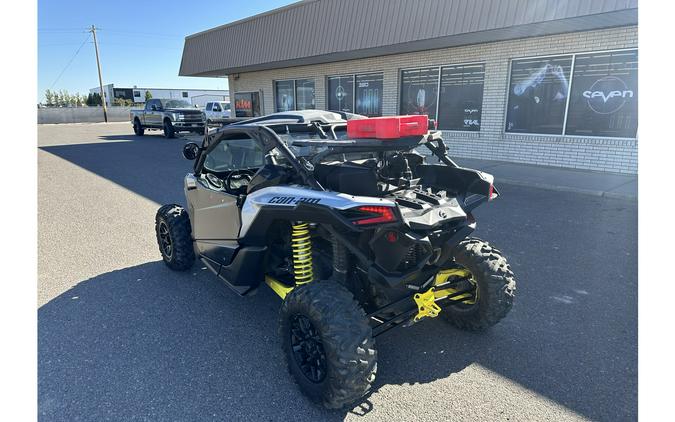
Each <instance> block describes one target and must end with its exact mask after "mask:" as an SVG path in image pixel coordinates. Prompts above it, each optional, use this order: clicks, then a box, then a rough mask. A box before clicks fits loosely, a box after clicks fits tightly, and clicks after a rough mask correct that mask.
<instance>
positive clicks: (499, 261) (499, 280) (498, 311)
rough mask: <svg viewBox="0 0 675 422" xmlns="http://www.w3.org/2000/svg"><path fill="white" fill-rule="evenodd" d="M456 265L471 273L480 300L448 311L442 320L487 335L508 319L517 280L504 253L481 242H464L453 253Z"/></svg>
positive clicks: (468, 240) (470, 240)
mask: <svg viewBox="0 0 675 422" xmlns="http://www.w3.org/2000/svg"><path fill="white" fill-rule="evenodd" d="M453 256H454V257H455V263H456V264H459V265H460V266H462V267H464V268H466V269H467V270H469V271H470V272H471V278H472V282H473V283H475V284H476V285H477V292H476V293H477V300H476V302H475V303H474V304H472V305H464V304H454V305H450V306H447V307H445V308H444V309H443V310H442V311H441V316H442V317H444V319H445V320H446V321H448V322H449V323H451V324H452V325H454V326H455V327H457V328H459V329H462V330H466V331H483V330H485V329H487V328H489V327H491V326H493V325H495V324H496V323H498V322H499V321H500V320H501V319H502V318H504V317H505V316H506V314H508V313H509V311H510V310H511V306H512V305H513V297H514V292H515V290H516V279H515V276H514V274H513V272H512V271H511V267H510V266H509V264H508V263H507V262H506V258H504V256H502V254H501V252H500V251H499V250H497V249H495V248H493V247H492V246H490V245H489V244H488V243H487V242H485V241H483V240H480V239H475V238H471V239H466V240H463V241H461V242H460V243H459V244H458V245H457V246H456V247H455V250H454V251H453Z"/></svg>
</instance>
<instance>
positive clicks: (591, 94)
mask: <svg viewBox="0 0 675 422" xmlns="http://www.w3.org/2000/svg"><path fill="white" fill-rule="evenodd" d="M573 75H574V77H573V80H572V93H571V97H570V104H569V110H568V112H567V128H566V130H565V134H566V135H576V136H607V137H620V138H634V137H635V136H636V135H637V125H638V96H637V95H638V53H637V50H630V51H614V52H606V53H593V54H578V55H577V56H576V58H575V61H574V74H573Z"/></svg>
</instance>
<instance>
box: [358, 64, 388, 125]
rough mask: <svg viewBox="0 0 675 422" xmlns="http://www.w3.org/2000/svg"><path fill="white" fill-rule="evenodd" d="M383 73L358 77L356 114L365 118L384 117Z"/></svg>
mask: <svg viewBox="0 0 675 422" xmlns="http://www.w3.org/2000/svg"><path fill="white" fill-rule="evenodd" d="M382 80H383V76H382V74H381V73H377V74H370V75H356V113H357V114H363V115H364V116H381V115H382Z"/></svg>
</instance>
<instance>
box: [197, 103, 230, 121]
mask: <svg viewBox="0 0 675 422" xmlns="http://www.w3.org/2000/svg"><path fill="white" fill-rule="evenodd" d="M230 110H231V108H230V103H228V102H225V101H209V102H208V103H206V107H204V112H203V113H204V114H203V118H204V121H205V122H206V125H207V126H208V125H212V124H221V123H230V122H231V119H232V113H231V111H230Z"/></svg>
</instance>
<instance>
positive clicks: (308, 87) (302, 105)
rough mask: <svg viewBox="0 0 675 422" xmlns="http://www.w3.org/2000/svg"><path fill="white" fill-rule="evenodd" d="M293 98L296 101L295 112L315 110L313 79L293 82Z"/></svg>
mask: <svg viewBox="0 0 675 422" xmlns="http://www.w3.org/2000/svg"><path fill="white" fill-rule="evenodd" d="M295 98H296V99H297V107H296V110H313V109H315V108H316V106H315V104H314V79H297V80H296V81H295Z"/></svg>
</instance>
